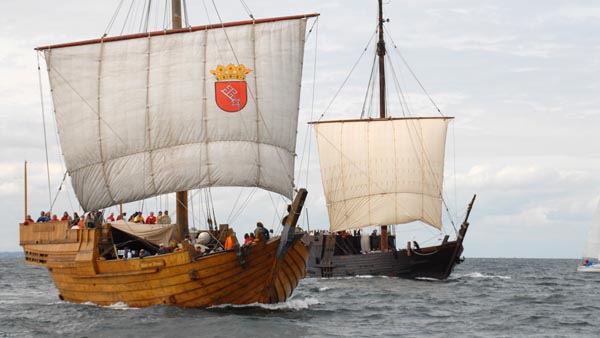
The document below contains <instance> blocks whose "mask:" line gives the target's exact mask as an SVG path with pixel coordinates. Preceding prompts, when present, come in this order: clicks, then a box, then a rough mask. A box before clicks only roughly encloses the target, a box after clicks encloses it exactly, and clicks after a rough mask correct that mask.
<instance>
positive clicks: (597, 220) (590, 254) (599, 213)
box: [577, 203, 600, 272]
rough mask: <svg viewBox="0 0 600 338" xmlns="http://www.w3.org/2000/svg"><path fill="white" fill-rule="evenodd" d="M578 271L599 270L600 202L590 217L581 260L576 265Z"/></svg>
mask: <svg viewBox="0 0 600 338" xmlns="http://www.w3.org/2000/svg"><path fill="white" fill-rule="evenodd" d="M577 271H579V272H600V203H598V207H597V208H596V213H595V214H594V217H593V218H592V223H590V227H589V230H588V234H587V240H586V243H585V249H584V251H583V260H582V263H581V265H580V266H578V267H577Z"/></svg>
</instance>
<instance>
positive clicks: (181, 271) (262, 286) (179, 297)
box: [21, 222, 308, 307]
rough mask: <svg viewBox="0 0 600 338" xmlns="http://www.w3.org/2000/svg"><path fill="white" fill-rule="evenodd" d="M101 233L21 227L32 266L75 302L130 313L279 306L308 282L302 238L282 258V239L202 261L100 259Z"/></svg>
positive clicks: (185, 254)
mask: <svg viewBox="0 0 600 338" xmlns="http://www.w3.org/2000/svg"><path fill="white" fill-rule="evenodd" d="M98 237H99V230H95V229H84V230H71V229H70V228H69V225H68V224H67V223H66V222H57V223H52V224H48V223H34V224H29V225H21V245H22V246H23V249H24V251H25V259H26V262H27V263H28V264H32V265H37V266H44V267H47V268H48V270H49V271H50V274H51V277H52V279H53V280H54V283H55V285H56V287H57V289H58V291H59V293H60V297H61V299H63V300H65V301H69V302H75V303H84V302H91V303H94V304H97V305H103V306H105V305H111V304H115V303H119V302H122V303H125V304H127V305H128V306H132V307H145V306H152V305H158V304H163V305H175V306H181V307H208V306H213V305H219V304H252V303H275V302H282V301H285V300H286V299H288V298H289V297H290V296H291V294H292V292H293V291H294V289H295V288H296V287H297V286H298V283H299V281H300V279H302V278H304V277H305V276H306V259H307V256H308V251H307V247H306V245H305V244H304V243H303V242H302V240H301V237H302V233H298V234H296V236H295V238H294V243H293V245H292V246H291V247H290V248H289V249H288V251H287V252H286V254H285V255H283V257H282V258H280V259H278V258H277V257H276V251H277V247H278V246H279V241H280V238H279V237H275V238H273V239H271V240H269V241H268V242H266V243H265V242H261V241H259V242H255V243H253V244H252V245H250V246H248V247H245V248H243V249H242V251H241V252H240V254H241V257H240V256H238V254H237V253H236V252H235V251H224V252H219V253H214V254H209V255H205V256H200V257H196V255H195V253H194V252H193V251H192V250H191V249H190V250H183V251H179V252H175V253H171V254H166V255H161V256H150V257H146V258H143V259H139V258H134V259H129V260H100V259H98ZM242 263H243V264H242Z"/></svg>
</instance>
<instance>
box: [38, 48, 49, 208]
mask: <svg viewBox="0 0 600 338" xmlns="http://www.w3.org/2000/svg"><path fill="white" fill-rule="evenodd" d="M37 63H38V82H39V87H40V102H41V104H42V124H43V126H44V147H45V149H46V174H47V176H48V202H49V203H50V206H52V192H51V190H50V187H51V185H50V161H49V160H48V137H47V134H46V110H45V106H44V89H43V87H42V70H41V67H40V53H39V52H38V53H37ZM50 211H52V207H51V208H50Z"/></svg>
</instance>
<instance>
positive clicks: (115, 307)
mask: <svg viewBox="0 0 600 338" xmlns="http://www.w3.org/2000/svg"><path fill="white" fill-rule="evenodd" d="M81 304H82V305H87V306H98V307H103V308H106V309H113V310H136V309H139V308H137V307H130V306H129V305H127V304H125V303H123V302H116V303H114V304H110V305H106V306H101V305H98V304H96V303H94V302H89V301H88V302H85V303H81Z"/></svg>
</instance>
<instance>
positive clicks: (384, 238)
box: [377, 0, 388, 252]
mask: <svg viewBox="0 0 600 338" xmlns="http://www.w3.org/2000/svg"><path fill="white" fill-rule="evenodd" d="M378 18H379V41H377V57H378V59H379V117H380V118H382V119H384V118H385V117H386V113H385V103H386V102H385V41H384V40H383V3H382V0H379V17H378ZM387 230H388V229H387V225H382V226H381V251H382V252H385V251H387V250H388V231H387Z"/></svg>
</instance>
